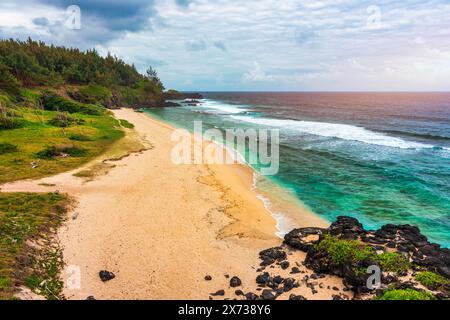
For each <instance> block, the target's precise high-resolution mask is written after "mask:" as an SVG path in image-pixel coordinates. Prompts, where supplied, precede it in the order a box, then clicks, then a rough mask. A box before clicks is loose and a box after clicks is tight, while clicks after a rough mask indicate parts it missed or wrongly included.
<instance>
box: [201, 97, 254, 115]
mask: <svg viewBox="0 0 450 320" xmlns="http://www.w3.org/2000/svg"><path fill="white" fill-rule="evenodd" d="M198 107H199V108H201V109H205V110H208V109H209V111H211V112H213V113H220V114H238V113H242V112H246V111H248V110H247V109H244V108H239V107H237V106H235V105H230V104H227V103H223V102H219V101H212V100H207V99H204V100H202V104H201V105H200V106H198Z"/></svg>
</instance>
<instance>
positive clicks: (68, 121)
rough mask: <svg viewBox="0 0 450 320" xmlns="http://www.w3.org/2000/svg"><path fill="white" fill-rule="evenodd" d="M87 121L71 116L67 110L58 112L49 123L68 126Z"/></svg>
mask: <svg viewBox="0 0 450 320" xmlns="http://www.w3.org/2000/svg"><path fill="white" fill-rule="evenodd" d="M84 122H85V121H84V120H83V119H75V118H72V117H70V116H69V115H68V114H67V113H66V112H58V113H57V114H56V116H55V117H54V118H53V119H51V120H50V121H49V122H48V123H49V124H51V125H52V126H55V127H61V128H64V127H68V126H70V125H73V124H83V123H84Z"/></svg>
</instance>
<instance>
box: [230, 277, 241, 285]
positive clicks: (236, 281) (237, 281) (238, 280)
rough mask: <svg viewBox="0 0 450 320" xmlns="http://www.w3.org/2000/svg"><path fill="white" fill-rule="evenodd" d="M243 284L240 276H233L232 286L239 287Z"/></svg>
mask: <svg viewBox="0 0 450 320" xmlns="http://www.w3.org/2000/svg"><path fill="white" fill-rule="evenodd" d="M241 284H242V281H241V279H239V278H238V277H233V278H231V280H230V287H232V288H235V287H239V286H240V285H241Z"/></svg>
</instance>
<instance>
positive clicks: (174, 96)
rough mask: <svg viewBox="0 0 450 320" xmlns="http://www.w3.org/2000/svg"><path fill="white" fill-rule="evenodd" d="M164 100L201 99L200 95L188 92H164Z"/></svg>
mask: <svg viewBox="0 0 450 320" xmlns="http://www.w3.org/2000/svg"><path fill="white" fill-rule="evenodd" d="M163 98H164V100H186V99H193V100H198V99H203V96H202V95H201V94H200V93H189V92H164V94H163Z"/></svg>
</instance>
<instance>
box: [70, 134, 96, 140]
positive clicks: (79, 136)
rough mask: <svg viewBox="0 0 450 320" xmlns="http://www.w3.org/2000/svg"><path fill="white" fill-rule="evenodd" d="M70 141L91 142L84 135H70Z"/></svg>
mask: <svg viewBox="0 0 450 320" xmlns="http://www.w3.org/2000/svg"><path fill="white" fill-rule="evenodd" d="M69 139H70V140H73V141H92V139H91V138H90V137H88V136H86V135H84V134H78V133H72V134H71V135H70V136H69Z"/></svg>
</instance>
